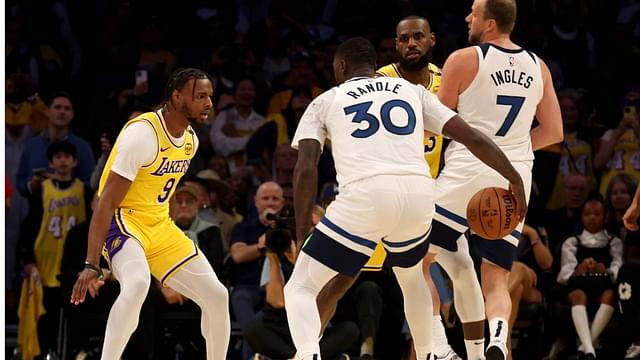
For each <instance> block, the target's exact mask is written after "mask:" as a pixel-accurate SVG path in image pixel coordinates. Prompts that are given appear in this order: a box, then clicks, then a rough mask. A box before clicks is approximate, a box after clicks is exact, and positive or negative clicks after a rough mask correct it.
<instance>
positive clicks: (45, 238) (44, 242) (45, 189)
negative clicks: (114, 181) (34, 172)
mask: <svg viewBox="0 0 640 360" xmlns="http://www.w3.org/2000/svg"><path fill="white" fill-rule="evenodd" d="M42 210H43V212H42V222H41V223H40V231H39V232H38V237H37V238H36V242H35V243H34V245H33V252H34V255H35V260H36V266H37V267H38V271H40V277H41V278H42V285H43V286H47V287H59V286H60V281H58V275H59V274H60V264H61V262H62V252H63V250H64V242H65V239H66V238H67V233H68V231H69V229H71V228H72V227H73V226H74V225H76V224H79V223H81V222H83V221H85V219H86V216H87V214H86V207H85V203H84V184H83V183H82V181H80V180H78V179H75V180H74V181H73V183H72V184H71V186H70V187H68V188H66V189H64V190H61V189H58V187H57V186H56V185H55V183H54V182H53V181H52V180H51V179H48V180H45V181H44V182H43V183H42Z"/></svg>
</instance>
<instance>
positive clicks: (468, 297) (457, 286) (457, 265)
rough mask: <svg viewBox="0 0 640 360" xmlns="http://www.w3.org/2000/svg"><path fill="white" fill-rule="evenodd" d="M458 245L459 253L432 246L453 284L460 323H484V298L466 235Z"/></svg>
mask: <svg viewBox="0 0 640 360" xmlns="http://www.w3.org/2000/svg"><path fill="white" fill-rule="evenodd" d="M457 244H458V251H455V252H452V251H448V250H446V249H443V248H441V247H438V246H436V245H433V244H431V246H432V249H434V248H435V249H436V250H437V251H436V252H437V254H438V255H437V256H436V261H437V262H438V264H440V265H441V266H442V268H443V269H444V270H445V271H446V272H447V274H448V275H449V277H450V278H451V282H453V301H454V303H455V306H456V312H457V313H458V316H459V317H460V321H462V322H463V323H469V322H475V321H482V320H484V318H485V315H484V296H483V295H482V289H481V288H480V282H479V281H478V276H477V275H476V271H475V269H474V267H473V260H471V255H470V254H469V244H468V243H467V239H466V238H465V237H464V235H462V236H460V238H458V240H457Z"/></svg>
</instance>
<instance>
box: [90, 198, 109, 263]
mask: <svg viewBox="0 0 640 360" xmlns="http://www.w3.org/2000/svg"><path fill="white" fill-rule="evenodd" d="M115 209H116V207H115V206H114V205H113V203H112V202H111V201H109V199H108V198H103V199H100V201H98V207H97V209H96V211H95V212H94V214H93V217H92V218H91V224H90V225H89V239H88V244H87V257H86V261H88V262H90V263H91V264H93V265H96V266H97V265H98V263H99V262H100V254H101V252H102V247H103V245H104V242H105V240H106V238H107V233H108V231H109V224H110V223H111V220H112V219H113V214H114V213H115Z"/></svg>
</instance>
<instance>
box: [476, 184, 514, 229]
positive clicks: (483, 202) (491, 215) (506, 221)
mask: <svg viewBox="0 0 640 360" xmlns="http://www.w3.org/2000/svg"><path fill="white" fill-rule="evenodd" d="M467 220H468V221H469V227H470V228H471V230H473V232H475V233H476V234H478V235H479V236H480V237H483V238H485V239H490V240H497V239H502V238H504V237H505V236H507V235H509V234H511V232H512V231H513V229H515V228H516V226H517V225H518V220H517V215H516V199H515V197H514V196H513V195H512V194H511V192H509V191H508V190H505V189H502V188H498V187H488V188H484V189H482V190H480V191H478V192H477V193H475V195H473V197H472V198H471V200H469V203H468V204H467Z"/></svg>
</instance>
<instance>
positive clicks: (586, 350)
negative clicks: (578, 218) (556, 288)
mask: <svg viewBox="0 0 640 360" xmlns="http://www.w3.org/2000/svg"><path fill="white" fill-rule="evenodd" d="M604 219H605V206H604V201H603V200H602V198H601V197H599V196H597V197H593V198H591V199H589V200H588V201H587V202H586V203H585V205H584V208H583V210H582V225H583V227H584V230H583V231H582V233H580V234H578V235H576V236H570V237H569V238H567V239H566V240H565V241H564V243H563V244H562V255H561V259H560V260H561V266H562V267H561V269H560V273H559V274H558V282H559V283H561V284H565V285H567V291H568V297H567V298H568V300H569V303H570V304H571V317H572V319H573V324H574V326H575V329H576V332H577V334H578V337H579V339H580V342H581V345H580V346H579V347H578V351H579V352H580V353H582V356H583V358H585V359H595V349H594V347H593V342H594V341H595V340H596V339H597V338H598V336H599V335H600V333H602V331H603V330H604V328H605V327H606V326H607V323H609V320H610V319H611V316H612V315H613V311H614V309H615V308H614V304H615V292H614V290H613V284H614V282H615V281H616V278H617V275H618V269H620V266H621V265H622V240H620V238H618V237H615V236H611V235H610V234H609V233H608V232H607V231H606V230H605V229H604ZM594 300H595V301H597V302H598V303H599V304H600V306H599V308H598V311H597V312H596V315H595V317H594V319H593V323H592V325H591V329H589V319H588V316H587V305H588V304H590V303H592V302H593V301H594Z"/></svg>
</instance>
